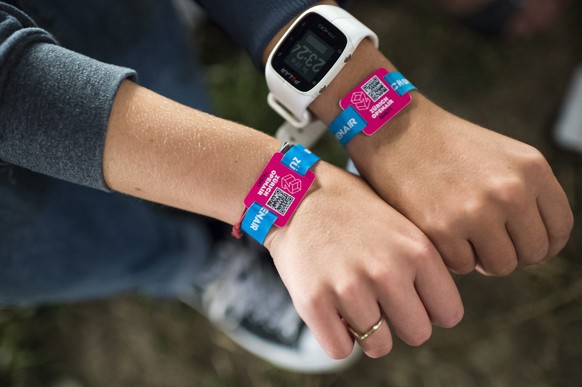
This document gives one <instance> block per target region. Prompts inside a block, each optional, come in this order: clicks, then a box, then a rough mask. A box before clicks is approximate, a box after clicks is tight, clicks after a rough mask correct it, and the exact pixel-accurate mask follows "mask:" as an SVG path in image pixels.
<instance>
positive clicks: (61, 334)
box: [0, 0, 582, 387]
mask: <svg viewBox="0 0 582 387" xmlns="http://www.w3.org/2000/svg"><path fill="white" fill-rule="evenodd" d="M352 11H353V12H354V13H355V14H356V15H358V16H360V17H361V19H362V20H365V21H366V22H367V24H368V25H369V26H370V27H371V28H372V29H374V30H375V31H377V32H378V33H379V35H380V36H381V49H382V50H383V52H384V53H386V54H387V55H388V56H389V57H390V58H391V59H392V60H393V61H394V62H395V64H396V65H397V66H398V67H399V68H400V69H401V70H402V71H403V72H405V74H406V75H407V77H408V78H409V79H411V80H413V82H414V83H415V84H416V86H418V87H419V89H420V90H421V91H422V92H423V93H425V94H426V95H427V96H429V97H430V98H432V99H433V100H434V101H436V102H437V103H438V104H440V105H442V106H444V107H445V108H447V109H448V110H450V111H452V112H454V113H455V114H458V115H460V116H462V117H464V118H467V119H469V120H471V121H474V122H477V123H479V124H481V125H483V126H486V127H488V128H491V129H493V130H496V131H498V132H501V133H504V134H506V135H508V136H511V137H514V138H517V139H519V140H522V141H524V142H527V143H529V144H532V145H534V146H535V147H537V148H539V149H540V150H541V151H542V152H543V153H544V154H545V155H546V157H547V159H548V160H549V162H550V164H551V165H552V167H553V168H554V171H555V173H556V175H557V176H558V178H559V180H560V181H561V183H562V184H563V186H564V188H565V190H566V192H567V194H568V196H569V199H570V202H571V205H572V207H573V209H574V213H575V216H576V218H577V219H578V218H580V215H581V211H582V207H581V206H582V179H580V178H579V176H580V173H581V171H582V168H581V167H582V155H580V154H575V153H571V152H567V151H564V150H562V149H560V148H558V147H557V146H556V145H555V144H554V142H553V140H552V129H553V123H554V121H555V118H556V115H557V113H558V111H559V108H560V105H561V103H562V99H563V97H564V95H565V92H566V89H567V87H568V84H569V82H570V79H571V78H570V77H571V75H572V72H573V69H574V68H575V66H576V65H577V64H582V3H581V2H576V4H574V6H573V7H572V8H571V12H569V13H568V14H567V15H566V16H565V18H564V20H563V21H562V22H561V23H560V24H559V25H558V26H557V27H556V28H555V29H553V30H552V31H551V32H550V33H548V34H546V35H544V36H540V37H538V38H535V39H533V40H528V41H516V40H511V39H509V40H508V39H505V40H502V39H488V38H484V37H483V36H480V35H478V34H476V33H474V32H472V31H470V30H467V29H465V28H464V27H461V26H460V25H459V24H457V23H456V22H454V21H453V20H450V19H448V18H446V17H443V15H440V14H439V13H438V12H436V11H435V10H434V9H433V8H431V7H430V6H426V5H425V4H423V2H422V1H408V2H402V3H400V2H389V1H379V0H378V1H370V0H368V1H363V0H362V1H360V2H357V4H356V5H355V6H354V7H353V9H352ZM199 36H200V40H201V41H202V43H203V47H204V48H203V52H204V55H205V63H206V67H207V78H206V79H207V81H208V83H209V85H210V87H211V88H212V90H213V95H214V98H215V101H216V106H217V111H218V112H219V114H221V115H223V116H226V117H228V118H232V119H236V120H238V121H241V122H244V123H246V124H248V125H250V126H253V127H256V128H260V129H264V130H266V131H269V130H271V128H274V127H276V126H277V125H278V124H279V119H278V118H277V117H276V116H275V115H274V114H273V113H272V112H271V111H269V110H268V109H267V107H266V103H264V102H263V101H265V100H264V98H265V96H266V90H265V85H264V81H263V80H262V77H261V76H260V74H257V73H256V72H255V70H254V69H253V68H252V66H251V65H250V64H249V62H248V60H247V59H246V57H245V56H244V55H243V54H241V53H240V52H239V51H238V50H236V49H234V48H233V45H232V43H230V42H228V41H227V40H225V39H226V38H225V37H224V36H223V35H221V34H219V33H218V32H217V31H216V29H215V27H212V26H205V27H204V29H203V30H202V31H200V32H199ZM224 46H226V49H224V48H222V49H218V48H217V47H224ZM224 90H229V92H228V93H225V92H224ZM226 94H228V98H225V95H226ZM233 96H234V98H233ZM232 100H236V101H240V104H237V105H236V106H232V103H230V101H232ZM257 101H258V102H257ZM580 108H581V109H582V106H581V107H580ZM317 151H318V152H319V153H321V154H324V155H325V156H326V158H327V159H329V160H332V161H334V162H336V163H338V164H341V163H343V162H344V161H345V156H344V155H343V153H342V151H341V149H340V147H339V145H337V144H335V143H334V142H333V141H332V140H331V139H330V138H326V139H324V140H323V141H322V143H321V144H320V145H319V146H318V148H317ZM581 252H582V226H581V225H580V224H578V223H577V224H576V226H575V229H574V232H573V234H572V237H571V240H570V243H569V244H568V246H567V247H566V249H565V250H564V251H563V252H562V253H561V254H560V256H559V257H558V258H556V259H554V260H552V261H551V262H549V263H547V264H544V265H542V266H540V267H535V268H531V269H527V270H519V271H518V272H516V273H514V274H513V275H511V276H509V277H506V278H485V277H482V276H480V275H477V274H471V275H467V276H457V277H455V278H456V281H457V283H458V286H459V289H460V291H461V295H462V296H463V301H464V303H465V308H466V313H465V318H464V321H463V322H462V323H461V324H460V325H459V326H458V327H456V328H454V329H450V330H439V329H437V330H436V331H435V332H434V334H433V337H432V339H431V340H430V341H429V342H428V343H427V344H425V345H423V346H421V347H418V348H412V347H408V346H407V345H405V344H403V343H401V342H397V343H396V345H395V348H394V350H393V352H392V353H391V354H390V355H389V356H387V357H385V358H382V359H379V360H371V359H367V358H364V359H362V360H361V361H360V362H359V363H357V364H356V365H355V366H354V367H353V368H351V369H349V370H347V371H344V372H342V373H338V374H335V375H310V376H305V375H296V374H290V373H287V372H283V371H280V370H277V369H275V368H273V367H272V366H270V365H268V364H266V363H263V362H262V361H260V360H257V359H255V358H254V357H252V356H250V355H247V354H246V353H245V352H244V351H242V350H240V349H239V348H237V347H236V346H235V345H234V344H233V343H231V342H230V341H229V340H228V339H227V338H225V337H224V336H223V335H222V334H221V333H219V332H218V331H216V330H214V329H213V328H212V326H210V325H209V324H208V323H207V322H206V321H205V319H204V318H202V317H201V316H200V315H198V314H197V313H196V312H194V311H193V310H191V309H189V308H188V307H186V306H184V305H182V304H181V303H179V302H177V301H160V300H153V299H149V298H145V297H142V296H135V295H126V296H120V297H118V298H114V299H109V300H101V301H94V302H87V303H82V304H75V305H64V306H63V305H61V306H48V307H42V308H38V309H10V310H2V311H0V387H5V386H6V387H8V386H22V387H36V386H43V387H45V386H48V387H117V386H120V387H121V386H124V387H125V386H132V387H133V386H142V387H187V386H188V387H189V386H208V387H211V386H274V387H275V386H302V387H312V386H313V387H316V386H318V387H319V386H321V387H323V386H338V387H339V386H342V387H343V386H345V387H359V386H367V387H368V386H370V387H373V386H395V387H408V386H414V387H416V386H425V387H440V386H444V387H455V386H462V387H465V386H495V387H502V386H510V387H514V386H516V387H521V386H534V387H554V386H563V387H570V386H580V385H582V280H581V278H582V262H581V261H580V259H579V257H580V254H581Z"/></svg>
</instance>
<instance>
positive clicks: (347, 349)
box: [326, 345, 354, 360]
mask: <svg viewBox="0 0 582 387" xmlns="http://www.w3.org/2000/svg"><path fill="white" fill-rule="evenodd" d="M353 349H354V347H353V345H352V346H349V345H335V346H333V347H332V348H328V349H327V350H326V353H327V355H328V356H329V357H331V358H332V359H335V360H342V359H345V358H347V357H348V356H350V354H351V353H352V350H353Z"/></svg>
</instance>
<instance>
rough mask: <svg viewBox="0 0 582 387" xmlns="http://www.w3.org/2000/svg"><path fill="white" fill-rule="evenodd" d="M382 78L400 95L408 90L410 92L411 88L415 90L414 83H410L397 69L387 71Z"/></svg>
mask: <svg viewBox="0 0 582 387" xmlns="http://www.w3.org/2000/svg"><path fill="white" fill-rule="evenodd" d="M384 79H385V80H386V82H388V83H389V84H390V86H392V88H393V89H394V91H395V92H397V93H398V95H401V96H402V95H404V94H406V93H408V92H411V91H412V90H416V87H414V85H413V84H412V83H410V81H409V80H408V79H406V78H404V76H403V75H402V74H400V73H399V72H398V71H394V72H392V73H389V74H388V75H386V76H385V77H384Z"/></svg>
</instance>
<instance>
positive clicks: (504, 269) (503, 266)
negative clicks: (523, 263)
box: [488, 259, 517, 277]
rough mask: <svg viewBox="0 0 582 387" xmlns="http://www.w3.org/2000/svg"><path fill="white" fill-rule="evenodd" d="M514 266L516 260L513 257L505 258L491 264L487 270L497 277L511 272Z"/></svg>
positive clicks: (515, 266) (515, 265)
mask: <svg viewBox="0 0 582 387" xmlns="http://www.w3.org/2000/svg"><path fill="white" fill-rule="evenodd" d="M516 268H517V261H516V260H513V259H507V260H503V261H502V262H500V263H497V264H495V265H492V266H491V267H490V268H488V272H489V273H491V274H492V275H494V276H497V277H505V276H508V275H510V274H511V273H513V272H514V271H515V269H516Z"/></svg>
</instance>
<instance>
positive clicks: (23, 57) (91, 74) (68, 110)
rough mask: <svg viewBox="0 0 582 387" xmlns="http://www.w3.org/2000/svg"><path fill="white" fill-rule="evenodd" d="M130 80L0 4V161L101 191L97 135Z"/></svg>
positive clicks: (131, 74) (100, 139)
mask: <svg viewBox="0 0 582 387" xmlns="http://www.w3.org/2000/svg"><path fill="white" fill-rule="evenodd" d="M131 77H135V73H134V72H133V71H132V70H129V69H126V68H121V67H117V66H112V65H108V64H105V63H101V62H99V61H96V60H94V59H91V58H88V57H85V56H83V55H80V54H78V53H75V52H73V51H70V50H67V49H65V48H63V47H61V46H59V45H58V44H57V43H56V42H55V40H54V38H53V37H52V36H51V35H50V34H49V33H47V32H46V31H44V30H42V29H40V28H38V27H36V25H35V24H34V22H33V21H32V20H31V19H30V18H28V17H27V16H26V15H25V14H23V13H22V12H20V11H19V10H18V9H16V8H14V7H12V6H10V5H7V4H5V3H2V2H0V160H2V161H4V162H6V163H9V164H13V165H17V166H20V167H24V168H27V169H30V170H33V171H35V172H39V173H42V174H46V175H49V176H53V177H56V178H59V179H63V180H67V181H70V182H73V183H77V184H82V185H85V186H89V187H93V188H98V189H102V190H107V186H106V185H105V182H104V181H103V174H102V157H103V147H104V140H105V132H106V129H107V123H108V119H109V114H110V112H111V107H112V105H113V100H114V98H115V95H116V93H117V90H118V88H119V85H120V83H121V82H122V81H123V80H124V79H126V78H131Z"/></svg>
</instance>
